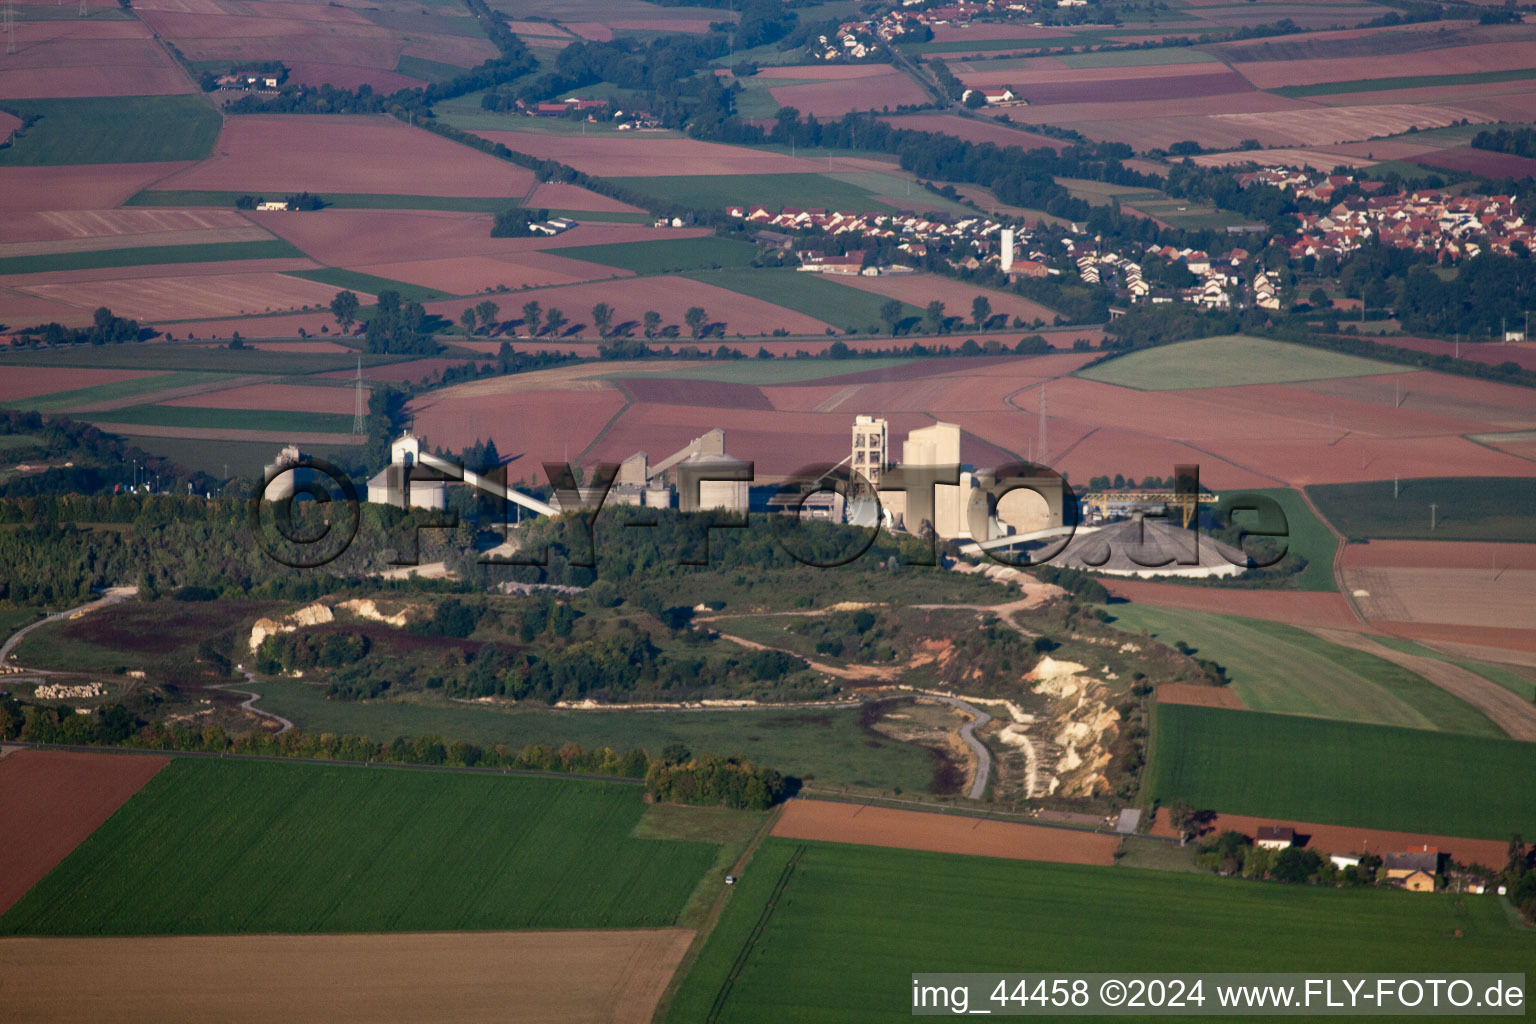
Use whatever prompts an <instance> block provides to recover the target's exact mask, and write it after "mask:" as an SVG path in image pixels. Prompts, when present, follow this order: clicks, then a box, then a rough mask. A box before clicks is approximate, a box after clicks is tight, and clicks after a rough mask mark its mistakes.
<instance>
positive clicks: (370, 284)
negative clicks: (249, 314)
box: [288, 267, 449, 302]
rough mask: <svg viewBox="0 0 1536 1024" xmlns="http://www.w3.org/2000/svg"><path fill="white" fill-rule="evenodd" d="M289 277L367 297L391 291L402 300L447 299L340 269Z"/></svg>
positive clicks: (295, 272) (433, 291)
mask: <svg viewBox="0 0 1536 1024" xmlns="http://www.w3.org/2000/svg"><path fill="white" fill-rule="evenodd" d="M288 276H289V277H302V278H303V279H304V280H306V281H319V282H320V283H321V284H328V285H330V286H332V287H333V288H348V289H351V290H352V291H357V292H363V293H365V294H368V295H377V294H379V292H381V291H386V290H390V289H393V290H394V291H396V292H399V293H400V297H401V298H402V299H413V300H415V301H417V302H432V301H434V300H436V299H446V298H449V295H448V293H447V292H440V291H438V290H437V289H436V288H427V287H424V286H422V285H419V284H410V283H409V282H407V281H396V280H393V279H392V278H388V277H376V276H375V275H373V274H364V273H363V272H362V271H359V270H346V269H344V268H342V267H321V268H320V269H319V270H291V271H288Z"/></svg>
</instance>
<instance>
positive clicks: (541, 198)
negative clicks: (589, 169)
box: [523, 181, 645, 213]
mask: <svg viewBox="0 0 1536 1024" xmlns="http://www.w3.org/2000/svg"><path fill="white" fill-rule="evenodd" d="M523 205H525V206H530V207H536V208H538V209H547V210H590V211H592V212H593V213H644V212H645V211H643V210H641V209H640V207H638V206H630V205H629V204H628V203H621V202H619V201H618V200H617V199H610V198H608V197H607V196H604V195H599V194H598V193H596V192H593V191H591V190H589V189H584V188H582V187H581V186H580V185H566V184H563V183H560V182H554V181H545V182H541V183H540V184H539V186H538V187H537V188H535V189H534V190H533V194H532V195H531V196H529V197H528V199H527V200H526V201H525V202H524V204H523Z"/></svg>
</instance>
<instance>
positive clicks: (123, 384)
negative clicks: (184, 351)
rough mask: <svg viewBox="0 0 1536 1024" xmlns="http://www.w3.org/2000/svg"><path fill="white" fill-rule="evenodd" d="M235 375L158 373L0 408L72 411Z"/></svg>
mask: <svg viewBox="0 0 1536 1024" xmlns="http://www.w3.org/2000/svg"><path fill="white" fill-rule="evenodd" d="M231 376H232V375H230V374H224V373H200V372H195V371H172V372H171V373H161V374H156V375H155V376H153V377H136V378H134V379H133V380H120V381H115V382H113V383H111V384H97V385H96V386H94V387H89V388H73V389H71V390H69V391H55V392H53V393H52V394H48V395H36V396H34V397H32V398H18V399H15V400H14V401H10V402H0V408H7V409H35V410H37V411H38V412H52V411H53V410H55V409H68V408H70V407H72V406H77V405H88V404H90V403H92V402H109V401H113V400H114V399H119V398H132V397H134V396H135V395H143V394H148V393H150V392H152V391H164V390H166V389H168V388H185V387H191V386H193V385H195V384H207V383H210V382H212V381H218V380H226V379H229V378H230V377H231Z"/></svg>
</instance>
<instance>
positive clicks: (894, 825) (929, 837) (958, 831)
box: [773, 799, 1120, 864]
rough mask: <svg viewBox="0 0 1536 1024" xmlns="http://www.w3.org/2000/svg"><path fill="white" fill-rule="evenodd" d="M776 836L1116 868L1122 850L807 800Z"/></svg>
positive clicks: (1092, 837)
mask: <svg viewBox="0 0 1536 1024" xmlns="http://www.w3.org/2000/svg"><path fill="white" fill-rule="evenodd" d="M773 834H774V835H776V836H784V837H786V838H789V839H817V840H821V841H823V842H828V843H857V844H859V845H862V846H890V847H896V848H897V849H902V850H932V851H934V852H935V853H968V854H974V855H976V856H979V857H1006V858H1009V859H1010V860H1044V861H1053V862H1055V863H1058V864H1113V863H1114V862H1115V849H1116V848H1117V847H1118V846H1119V845H1120V839H1119V837H1117V836H1112V835H1102V834H1099V833H1094V832H1081V831H1077V830H1075V829H1066V828H1047V827H1045V826H1042V825H1023V824H1017V823H1014V822H1006V821H991V820H987V819H984V818H967V817H960V816H958V815H948V814H934V813H930V812H926V811H899V810H893V809H891V808H889V807H872V806H868V805H865V804H844V803H834V802H832V801H829V800H804V799H802V800H791V801H789V803H787V804H785V806H784V813H783V814H782V815H780V817H779V820H778V822H777V823H776V824H775V825H774V826H773Z"/></svg>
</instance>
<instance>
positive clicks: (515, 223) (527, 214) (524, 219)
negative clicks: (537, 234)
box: [491, 206, 549, 238]
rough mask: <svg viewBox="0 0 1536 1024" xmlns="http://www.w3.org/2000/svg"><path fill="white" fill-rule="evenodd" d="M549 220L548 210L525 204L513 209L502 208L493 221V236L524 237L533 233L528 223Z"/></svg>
mask: <svg viewBox="0 0 1536 1024" xmlns="http://www.w3.org/2000/svg"><path fill="white" fill-rule="evenodd" d="M543 220H549V211H548V210H532V209H529V208H528V207H525V206H514V207H512V208H511V209H507V210H502V211H501V212H500V213H498V214H497V215H496V219H495V220H494V221H492V222H491V237H492V238H522V237H524V236H525V235H529V234H532V232H531V231H530V230H529V228H528V225H530V224H533V223H536V222H537V221H543Z"/></svg>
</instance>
